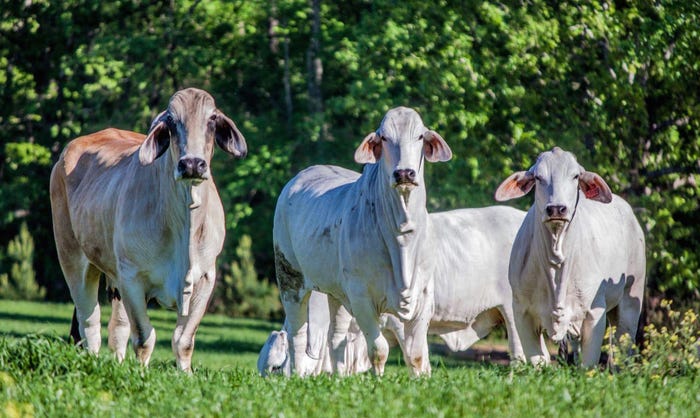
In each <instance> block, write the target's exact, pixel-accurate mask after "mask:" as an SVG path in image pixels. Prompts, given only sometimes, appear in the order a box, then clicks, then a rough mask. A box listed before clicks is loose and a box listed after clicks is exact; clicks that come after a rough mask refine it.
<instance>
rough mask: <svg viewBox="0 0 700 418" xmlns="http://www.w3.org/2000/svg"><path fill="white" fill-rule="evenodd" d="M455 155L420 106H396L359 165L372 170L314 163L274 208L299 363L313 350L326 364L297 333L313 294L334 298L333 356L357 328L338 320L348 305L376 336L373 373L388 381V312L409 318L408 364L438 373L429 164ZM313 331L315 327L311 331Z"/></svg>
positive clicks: (280, 270) (371, 347) (363, 148)
mask: <svg viewBox="0 0 700 418" xmlns="http://www.w3.org/2000/svg"><path fill="white" fill-rule="evenodd" d="M451 156H452V153H451V151H450V149H449V147H448V146H447V144H446V143H445V141H444V140H443V139H442V137H440V136H439V135H438V134H437V133H435V132H433V131H430V130H428V129H427V128H426V127H425V126H423V122H422V120H421V118H420V116H418V114H417V113H416V112H415V111H413V110H412V109H408V108H402V107H400V108H395V109H392V110H390V111H389V112H388V113H387V114H386V116H385V117H384V119H383V121H382V123H381V124H380V126H379V128H378V129H377V131H376V132H374V133H371V134H369V135H367V137H365V139H364V140H363V141H362V143H361V144H360V146H359V147H358V148H357V150H356V152H355V160H356V161H357V162H359V163H365V164H366V165H365V167H364V170H363V173H362V174H361V175H360V174H358V173H356V172H354V171H350V170H346V169H344V168H340V167H335V166H313V167H310V168H307V169H306V170H303V171H302V172H300V173H299V174H298V175H297V176H296V177H294V178H293V179H292V180H291V181H290V182H289V183H288V184H287V185H286V186H285V188H284V189H283V190H282V193H281V194H280V197H279V200H278V202H277V207H276V210H275V219H274V228H273V240H274V246H275V263H276V271H277V281H278V284H279V287H280V293H281V297H282V304H283V306H284V309H285V313H286V315H287V321H288V322H289V324H290V327H291V329H292V330H293V331H292V332H290V334H291V335H290V338H291V340H292V344H290V351H291V352H292V353H294V355H293V358H292V360H293V364H292V370H294V371H295V372H299V370H297V369H296V368H295V367H294V364H295V363H297V362H299V361H303V358H302V357H303V356H304V355H305V354H304V352H305V351H306V355H309V356H311V357H312V358H317V357H318V352H316V351H315V350H313V348H312V347H310V345H309V341H312V342H313V340H314V339H317V338H323V336H320V337H317V336H314V335H313V331H311V332H309V334H310V335H309V338H307V337H306V335H303V333H299V332H298V330H301V329H302V325H303V324H304V323H306V322H307V312H306V303H307V298H308V296H309V294H310V292H311V291H312V290H319V291H321V292H324V293H326V294H328V295H329V296H330V305H331V321H332V323H331V329H332V333H333V335H334V336H333V340H332V350H333V351H334V352H336V351H337V352H338V355H341V354H340V353H341V352H342V351H344V349H343V347H342V345H339V344H340V342H341V341H344V340H345V333H346V332H347V327H348V326H349V325H350V321H345V320H343V321H340V322H339V321H338V320H337V319H338V318H337V317H336V313H337V312H338V309H339V307H340V306H341V305H343V306H345V307H346V308H347V309H348V310H349V311H351V312H352V313H353V315H354V316H355V318H356V319H357V323H358V325H359V327H360V328H361V329H362V331H363V333H364V335H365V336H366V338H367V345H368V351H369V353H370V358H371V359H372V363H373V370H374V372H375V373H376V374H378V375H381V374H382V373H383V370H384V363H385V362H386V359H387V355H388V345H387V342H386V340H385V338H384V337H383V336H382V334H381V331H380V329H379V315H380V314H381V313H384V312H389V313H393V314H395V315H397V316H399V317H401V318H402V320H403V321H405V327H406V330H405V332H406V340H407V352H408V356H409V358H410V360H409V362H408V364H409V367H410V368H411V371H412V372H413V373H414V374H416V375H417V374H428V373H430V363H429V361H428V344H427V328H428V322H429V320H430V317H431V314H432V301H433V295H432V272H433V268H434V262H435V254H434V253H433V248H434V245H435V238H434V235H433V232H432V230H431V225H430V221H429V220H428V213H427V210H426V207H425V202H426V191H425V184H424V179H423V166H424V162H425V160H428V161H447V160H449V159H450V158H451ZM310 330H311V327H310Z"/></svg>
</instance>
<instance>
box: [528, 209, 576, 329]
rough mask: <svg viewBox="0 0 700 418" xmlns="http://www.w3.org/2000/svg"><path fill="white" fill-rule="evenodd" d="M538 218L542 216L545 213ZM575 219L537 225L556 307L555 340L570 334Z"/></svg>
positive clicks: (553, 311) (542, 261)
mask: <svg viewBox="0 0 700 418" xmlns="http://www.w3.org/2000/svg"><path fill="white" fill-rule="evenodd" d="M537 219H542V218H541V214H539V215H538V216H537ZM572 223H573V222H567V223H565V224H562V225H558V226H553V227H549V228H548V227H547V226H545V225H544V224H543V223H541V222H538V224H537V227H536V228H535V237H534V238H535V242H536V243H537V246H538V247H539V248H538V250H537V252H536V254H541V256H542V257H543V259H542V260H539V261H538V262H539V263H541V264H542V265H543V266H544V272H545V276H546V280H547V285H548V287H549V292H550V297H551V306H552V330H551V331H552V332H553V335H552V336H551V337H552V339H554V340H555V341H559V340H561V339H563V338H564V337H565V336H566V333H567V331H568V330H569V327H570V322H571V315H572V309H571V308H572V307H570V306H567V300H566V299H567V294H568V292H569V287H570V286H571V280H573V278H572V277H571V276H570V274H569V266H570V265H571V264H572V256H573V254H572V253H571V251H569V250H568V247H569V246H568V245H567V237H568V236H569V235H570V233H571V229H572V226H573V225H572Z"/></svg>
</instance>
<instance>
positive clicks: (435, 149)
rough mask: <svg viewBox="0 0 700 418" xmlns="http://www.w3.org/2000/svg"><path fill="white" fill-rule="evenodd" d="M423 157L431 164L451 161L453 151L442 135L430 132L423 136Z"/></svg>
mask: <svg viewBox="0 0 700 418" xmlns="http://www.w3.org/2000/svg"><path fill="white" fill-rule="evenodd" d="M423 155H425V159H426V160H428V161H430V162H431V163H436V162H438V161H449V160H450V159H451V158H452V150H451V149H450V147H449V145H447V142H445V140H444V139H443V138H442V137H441V136H440V134H438V133H437V132H435V131H430V130H428V131H425V133H424V134H423Z"/></svg>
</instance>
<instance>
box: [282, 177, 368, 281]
mask: <svg viewBox="0 0 700 418" xmlns="http://www.w3.org/2000/svg"><path fill="white" fill-rule="evenodd" d="M359 177H360V174H359V173H357V172H355V171H351V170H347V169H344V168H341V167H336V166H329V165H317V166H312V167H309V168H307V169H305V170H303V171H301V172H300V173H299V174H297V175H296V176H295V177H294V178H293V179H292V180H290V181H289V183H287V185H286V186H285V187H284V189H283V190H282V193H280V197H279V199H278V200H277V207H276V208H275V218H274V225H273V240H274V245H275V251H276V252H279V253H281V254H282V255H283V256H284V257H285V259H286V262H288V263H289V264H290V266H291V267H292V268H294V269H296V270H297V271H301V270H302V266H303V269H304V276H309V277H314V278H322V277H323V276H326V275H327V273H329V272H336V271H337V269H338V260H337V250H336V248H337V245H338V239H339V237H338V234H339V228H340V227H341V226H342V214H343V211H344V208H345V206H346V204H345V202H346V201H348V200H351V199H352V197H351V196H349V195H348V194H349V191H350V189H351V186H352V185H353V184H354V182H355V181H357V179H358V178H359ZM324 273H325V274H324Z"/></svg>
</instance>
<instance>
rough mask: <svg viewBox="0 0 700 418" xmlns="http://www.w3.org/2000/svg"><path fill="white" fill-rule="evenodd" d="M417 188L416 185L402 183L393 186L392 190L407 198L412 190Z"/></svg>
mask: <svg viewBox="0 0 700 418" xmlns="http://www.w3.org/2000/svg"><path fill="white" fill-rule="evenodd" d="M417 186H418V184H416V183H411V182H402V183H396V184H394V188H395V189H396V191H397V192H399V194H401V195H404V196H408V195H409V194H411V192H412V191H413V189H415V188H416V187H417Z"/></svg>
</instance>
